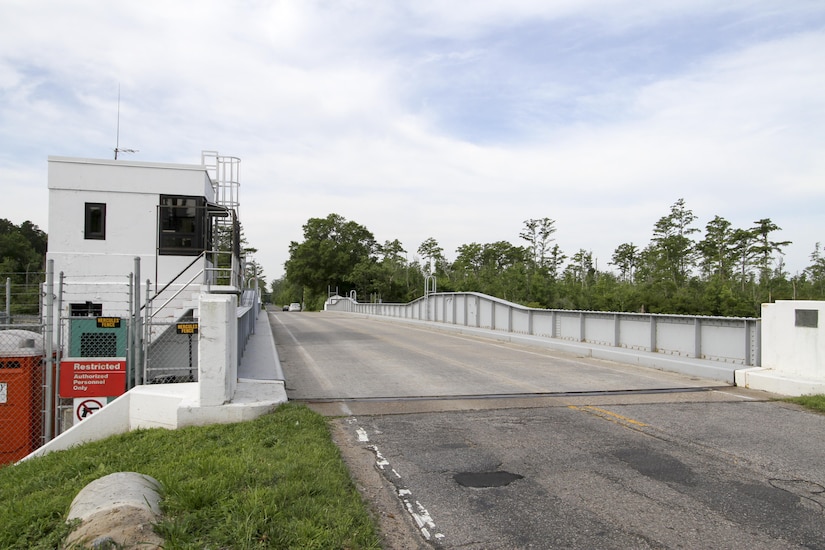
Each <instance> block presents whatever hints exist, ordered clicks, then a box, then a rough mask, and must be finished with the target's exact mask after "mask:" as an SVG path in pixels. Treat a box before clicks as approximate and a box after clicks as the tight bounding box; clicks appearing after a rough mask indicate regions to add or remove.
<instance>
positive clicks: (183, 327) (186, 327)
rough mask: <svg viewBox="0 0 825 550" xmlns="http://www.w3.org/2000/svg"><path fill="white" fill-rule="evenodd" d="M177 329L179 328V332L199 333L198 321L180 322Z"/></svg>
mask: <svg viewBox="0 0 825 550" xmlns="http://www.w3.org/2000/svg"><path fill="white" fill-rule="evenodd" d="M177 329H178V334H197V333H198V324H197V323H178V326H177Z"/></svg>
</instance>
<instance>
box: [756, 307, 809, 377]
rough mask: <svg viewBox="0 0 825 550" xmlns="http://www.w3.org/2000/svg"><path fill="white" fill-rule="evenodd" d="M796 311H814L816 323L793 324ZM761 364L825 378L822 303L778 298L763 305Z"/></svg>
mask: <svg viewBox="0 0 825 550" xmlns="http://www.w3.org/2000/svg"><path fill="white" fill-rule="evenodd" d="M797 310H813V311H817V312H818V319H819V321H818V324H819V326H818V327H816V328H812V327H804V326H796V311H797ZM762 366H763V367H765V368H769V369H774V370H775V371H777V372H778V373H783V374H787V375H796V376H801V377H804V378H811V379H819V380H822V381H825V302H818V301H807V300H780V301H777V302H776V303H773V304H762Z"/></svg>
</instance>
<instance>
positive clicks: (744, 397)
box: [713, 390, 759, 401]
mask: <svg viewBox="0 0 825 550" xmlns="http://www.w3.org/2000/svg"><path fill="white" fill-rule="evenodd" d="M713 391H715V392H716V393H723V394H725V395H730V396H732V397H738V398H739V399H750V400H751V401H759V399H757V398H756V397H748V396H747V395H737V394H735V393H730V392H727V391H722V390H713Z"/></svg>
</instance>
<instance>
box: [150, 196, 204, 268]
mask: <svg viewBox="0 0 825 550" xmlns="http://www.w3.org/2000/svg"><path fill="white" fill-rule="evenodd" d="M205 207H206V200H205V199H204V198H203V197H189V196H179V195H161V197H160V210H159V216H158V218H159V219H158V222H159V226H160V227H159V228H158V229H159V231H158V233H159V243H158V244H159V247H158V248H159V252H160V254H161V255H175V256H190V255H191V256H197V255H198V254H200V253H201V252H203V251H204V250H205V249H206V240H207V233H208V228H207V223H206V208H205Z"/></svg>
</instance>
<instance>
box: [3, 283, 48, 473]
mask: <svg viewBox="0 0 825 550" xmlns="http://www.w3.org/2000/svg"><path fill="white" fill-rule="evenodd" d="M43 279H44V274H43V273H2V274H0V280H3V281H4V282H5V285H4V290H5V295H4V298H5V300H4V305H3V309H2V310H0V465H2V464H7V463H10V462H14V461H17V460H19V459H21V458H23V457H24V456H26V455H27V454H29V453H30V452H32V451H33V450H35V449H37V448H38V447H40V446H41V445H42V444H43V442H44V437H45V428H46V422H45V420H46V416H45V403H46V387H45V383H46V375H45V374H46V367H45V362H44V357H45V354H46V349H45V346H44V339H43V332H44V330H43V329H44V326H43V323H42V319H41V315H40V295H41V290H40V288H41V285H42V283H43Z"/></svg>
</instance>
